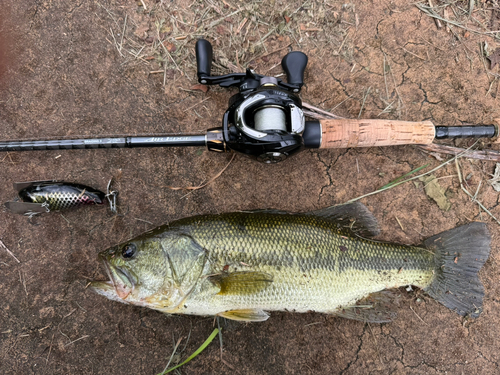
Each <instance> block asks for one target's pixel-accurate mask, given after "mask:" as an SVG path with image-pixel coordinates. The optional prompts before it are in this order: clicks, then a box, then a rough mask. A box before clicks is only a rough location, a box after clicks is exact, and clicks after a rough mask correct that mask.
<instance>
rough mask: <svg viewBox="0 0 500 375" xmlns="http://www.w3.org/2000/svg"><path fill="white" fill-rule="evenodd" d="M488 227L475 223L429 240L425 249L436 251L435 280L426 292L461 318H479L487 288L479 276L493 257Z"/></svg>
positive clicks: (425, 244) (425, 243)
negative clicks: (480, 271)
mask: <svg viewBox="0 0 500 375" xmlns="http://www.w3.org/2000/svg"><path fill="white" fill-rule="evenodd" d="M490 241H491V237H490V234H489V232H488V229H487V228H486V224H484V223H479V222H473V223H470V224H467V225H463V226H461V227H458V228H455V229H451V230H448V231H446V232H443V233H440V234H438V235H436V236H433V237H431V238H428V239H427V240H426V241H425V242H424V246H425V247H426V248H428V249H433V250H434V251H435V260H436V270H435V272H436V276H435V278H434V281H433V282H432V284H431V285H430V286H429V287H428V288H427V289H426V292H427V293H428V294H429V295H430V296H431V297H432V298H434V299H436V300H437V301H438V302H440V303H442V304H443V305H445V306H446V307H448V308H450V309H452V310H454V311H456V312H457V313H458V314H460V315H462V316H466V315H468V316H471V317H473V318H477V317H478V316H479V314H480V313H481V310H482V305H483V296H484V287H483V284H481V280H479V277H478V272H479V270H480V269H481V267H483V265H484V263H485V262H486V259H488V256H489V254H490Z"/></svg>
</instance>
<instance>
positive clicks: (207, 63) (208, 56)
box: [195, 39, 213, 83]
mask: <svg viewBox="0 0 500 375" xmlns="http://www.w3.org/2000/svg"><path fill="white" fill-rule="evenodd" d="M195 52H196V67H197V73H198V81H199V82H200V83H206V82H202V81H203V77H209V76H210V72H211V71H212V54H213V52H212V45H211V44H210V42H209V41H208V40H205V39H198V41H197V42H196V45H195Z"/></svg>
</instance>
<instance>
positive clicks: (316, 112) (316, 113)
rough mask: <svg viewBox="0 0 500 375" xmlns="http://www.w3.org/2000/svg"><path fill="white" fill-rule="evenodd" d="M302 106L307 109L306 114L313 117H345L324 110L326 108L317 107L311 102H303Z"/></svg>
mask: <svg viewBox="0 0 500 375" xmlns="http://www.w3.org/2000/svg"><path fill="white" fill-rule="evenodd" d="M302 106H303V107H304V108H306V109H307V110H305V111H304V114H305V115H307V116H309V117H312V118H317V119H319V120H321V119H324V118H330V119H339V118H343V117H340V116H337V115H335V114H333V113H330V112H327V111H324V110H322V109H320V108H318V107H315V106H313V105H311V104H309V103H302Z"/></svg>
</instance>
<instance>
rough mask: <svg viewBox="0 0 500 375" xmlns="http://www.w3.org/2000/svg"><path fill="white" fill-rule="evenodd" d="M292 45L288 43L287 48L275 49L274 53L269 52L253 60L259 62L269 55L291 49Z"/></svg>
mask: <svg viewBox="0 0 500 375" xmlns="http://www.w3.org/2000/svg"><path fill="white" fill-rule="evenodd" d="M291 45H292V43H288V44H287V45H286V46H284V47H281V48H278V49H275V50H274V51H271V52H268V53H265V54H264V55H260V56H257V57H255V58H253V59H252V60H257V59H261V58H263V57H267V56H269V55H272V54H273V53H276V52H280V51H283V50H284V49H286V48H288V47H290V46H291Z"/></svg>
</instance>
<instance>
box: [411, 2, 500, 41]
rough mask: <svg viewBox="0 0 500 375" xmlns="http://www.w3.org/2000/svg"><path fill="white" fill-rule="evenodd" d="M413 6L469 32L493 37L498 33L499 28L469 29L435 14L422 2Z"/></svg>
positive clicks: (499, 31)
mask: <svg viewBox="0 0 500 375" xmlns="http://www.w3.org/2000/svg"><path fill="white" fill-rule="evenodd" d="M415 6H416V7H417V8H418V9H419V10H420V11H422V12H424V13H425V14H427V15H428V16H429V17H432V18H434V19H438V20H441V21H443V22H446V23H447V24H449V25H453V26H456V27H459V28H461V29H464V30H467V31H469V32H471V33H475V34H479V35H485V36H490V37H494V36H495V35H496V34H498V33H500V30H494V31H479V30H475V29H471V28H470V27H467V26H464V25H462V24H461V23H459V22H455V21H452V20H450V19H446V18H443V17H441V16H440V15H438V14H436V13H435V12H434V9H433V8H432V7H429V6H426V5H424V4H422V3H417V4H415Z"/></svg>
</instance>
